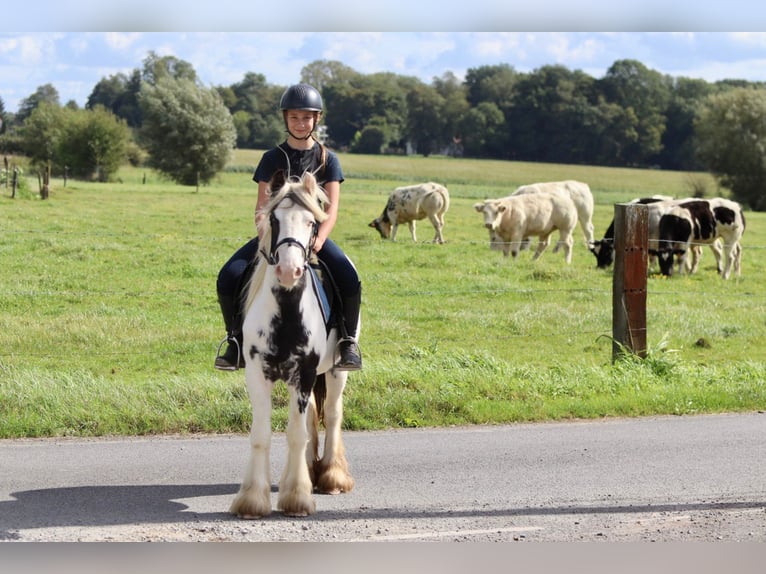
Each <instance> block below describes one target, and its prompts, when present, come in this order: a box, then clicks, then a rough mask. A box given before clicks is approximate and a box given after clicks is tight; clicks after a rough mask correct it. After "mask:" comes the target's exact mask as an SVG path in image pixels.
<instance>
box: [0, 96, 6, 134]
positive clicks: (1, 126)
mask: <svg viewBox="0 0 766 574" xmlns="http://www.w3.org/2000/svg"><path fill="white" fill-rule="evenodd" d="M5 130H6V119H5V102H4V101H3V98H2V97H0V134H2V133H5Z"/></svg>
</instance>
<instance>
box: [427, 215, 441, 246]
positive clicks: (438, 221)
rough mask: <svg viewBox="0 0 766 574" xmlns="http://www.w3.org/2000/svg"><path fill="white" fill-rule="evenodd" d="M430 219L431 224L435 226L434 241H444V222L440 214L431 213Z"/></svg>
mask: <svg viewBox="0 0 766 574" xmlns="http://www.w3.org/2000/svg"><path fill="white" fill-rule="evenodd" d="M428 219H429V220H430V221H431V225H433V226H434V230H435V232H436V233H435V234H434V241H433V242H434V243H444V238H443V237H442V226H443V225H444V223H443V222H442V220H441V219H440V218H439V215H438V214H434V215H429V216H428Z"/></svg>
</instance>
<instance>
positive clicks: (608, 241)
mask: <svg viewBox="0 0 766 574" xmlns="http://www.w3.org/2000/svg"><path fill="white" fill-rule="evenodd" d="M672 200H673V198H672V197H670V196H667V195H653V196H652V197H641V198H636V199H633V200H631V201H630V202H628V203H640V204H643V205H649V204H651V203H657V202H660V201H672ZM668 209H669V207H668ZM658 223H659V220H658ZM588 247H589V249H590V251H591V253H593V255H595V256H596V267H598V268H599V269H607V268H608V267H609V266H610V265H611V264H612V263H614V219H612V222H611V223H610V224H609V227H607V229H606V232H605V233H604V237H603V239H599V240H597V241H592V242H591V243H590V244H589V246H588Z"/></svg>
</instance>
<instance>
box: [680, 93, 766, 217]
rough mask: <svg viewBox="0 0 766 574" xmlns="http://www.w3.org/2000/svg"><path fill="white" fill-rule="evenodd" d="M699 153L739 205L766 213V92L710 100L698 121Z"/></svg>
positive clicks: (712, 97) (696, 126) (696, 127)
mask: <svg viewBox="0 0 766 574" xmlns="http://www.w3.org/2000/svg"><path fill="white" fill-rule="evenodd" d="M695 129H696V133H697V145H698V153H699V156H700V158H701V159H702V161H704V162H705V165H707V167H708V169H709V170H710V171H711V172H712V174H713V175H714V176H715V178H716V179H717V180H718V181H719V182H720V183H721V185H723V186H724V187H727V188H729V189H730V190H731V193H732V196H733V198H734V199H736V200H737V201H739V202H741V203H743V204H745V205H748V206H750V208H751V209H753V210H755V211H766V89H763V88H761V89H754V88H735V89H731V90H729V91H726V92H723V93H719V94H714V95H712V96H710V97H709V98H708V99H707V101H706V102H705V105H704V106H703V107H702V109H701V111H700V113H699V115H698V117H697V119H696V121H695Z"/></svg>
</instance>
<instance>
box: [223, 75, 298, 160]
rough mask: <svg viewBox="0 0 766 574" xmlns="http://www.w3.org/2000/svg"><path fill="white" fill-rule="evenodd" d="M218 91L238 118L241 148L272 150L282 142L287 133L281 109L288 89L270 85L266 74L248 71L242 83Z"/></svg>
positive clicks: (238, 138) (237, 125)
mask: <svg viewBox="0 0 766 574" xmlns="http://www.w3.org/2000/svg"><path fill="white" fill-rule="evenodd" d="M217 90H218V92H219V93H220V94H221V95H222V97H223V101H224V104H225V105H226V107H227V108H228V109H229V112H231V114H232V115H233V116H234V120H235V125H236V129H237V147H240V148H251V149H252V148H270V147H272V146H273V145H274V144H276V143H278V142H279V140H280V138H282V136H283V133H284V123H283V120H282V116H281V114H280V113H279V110H278V108H279V98H280V97H281V95H282V92H283V91H284V88H282V87H280V86H272V85H269V84H268V83H267V82H266V78H265V77H264V76H263V75H262V74H254V73H252V72H248V73H247V74H245V76H244V77H243V78H242V81H240V82H237V83H236V84H232V85H231V86H229V87H227V88H221V87H219V88H217Z"/></svg>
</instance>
